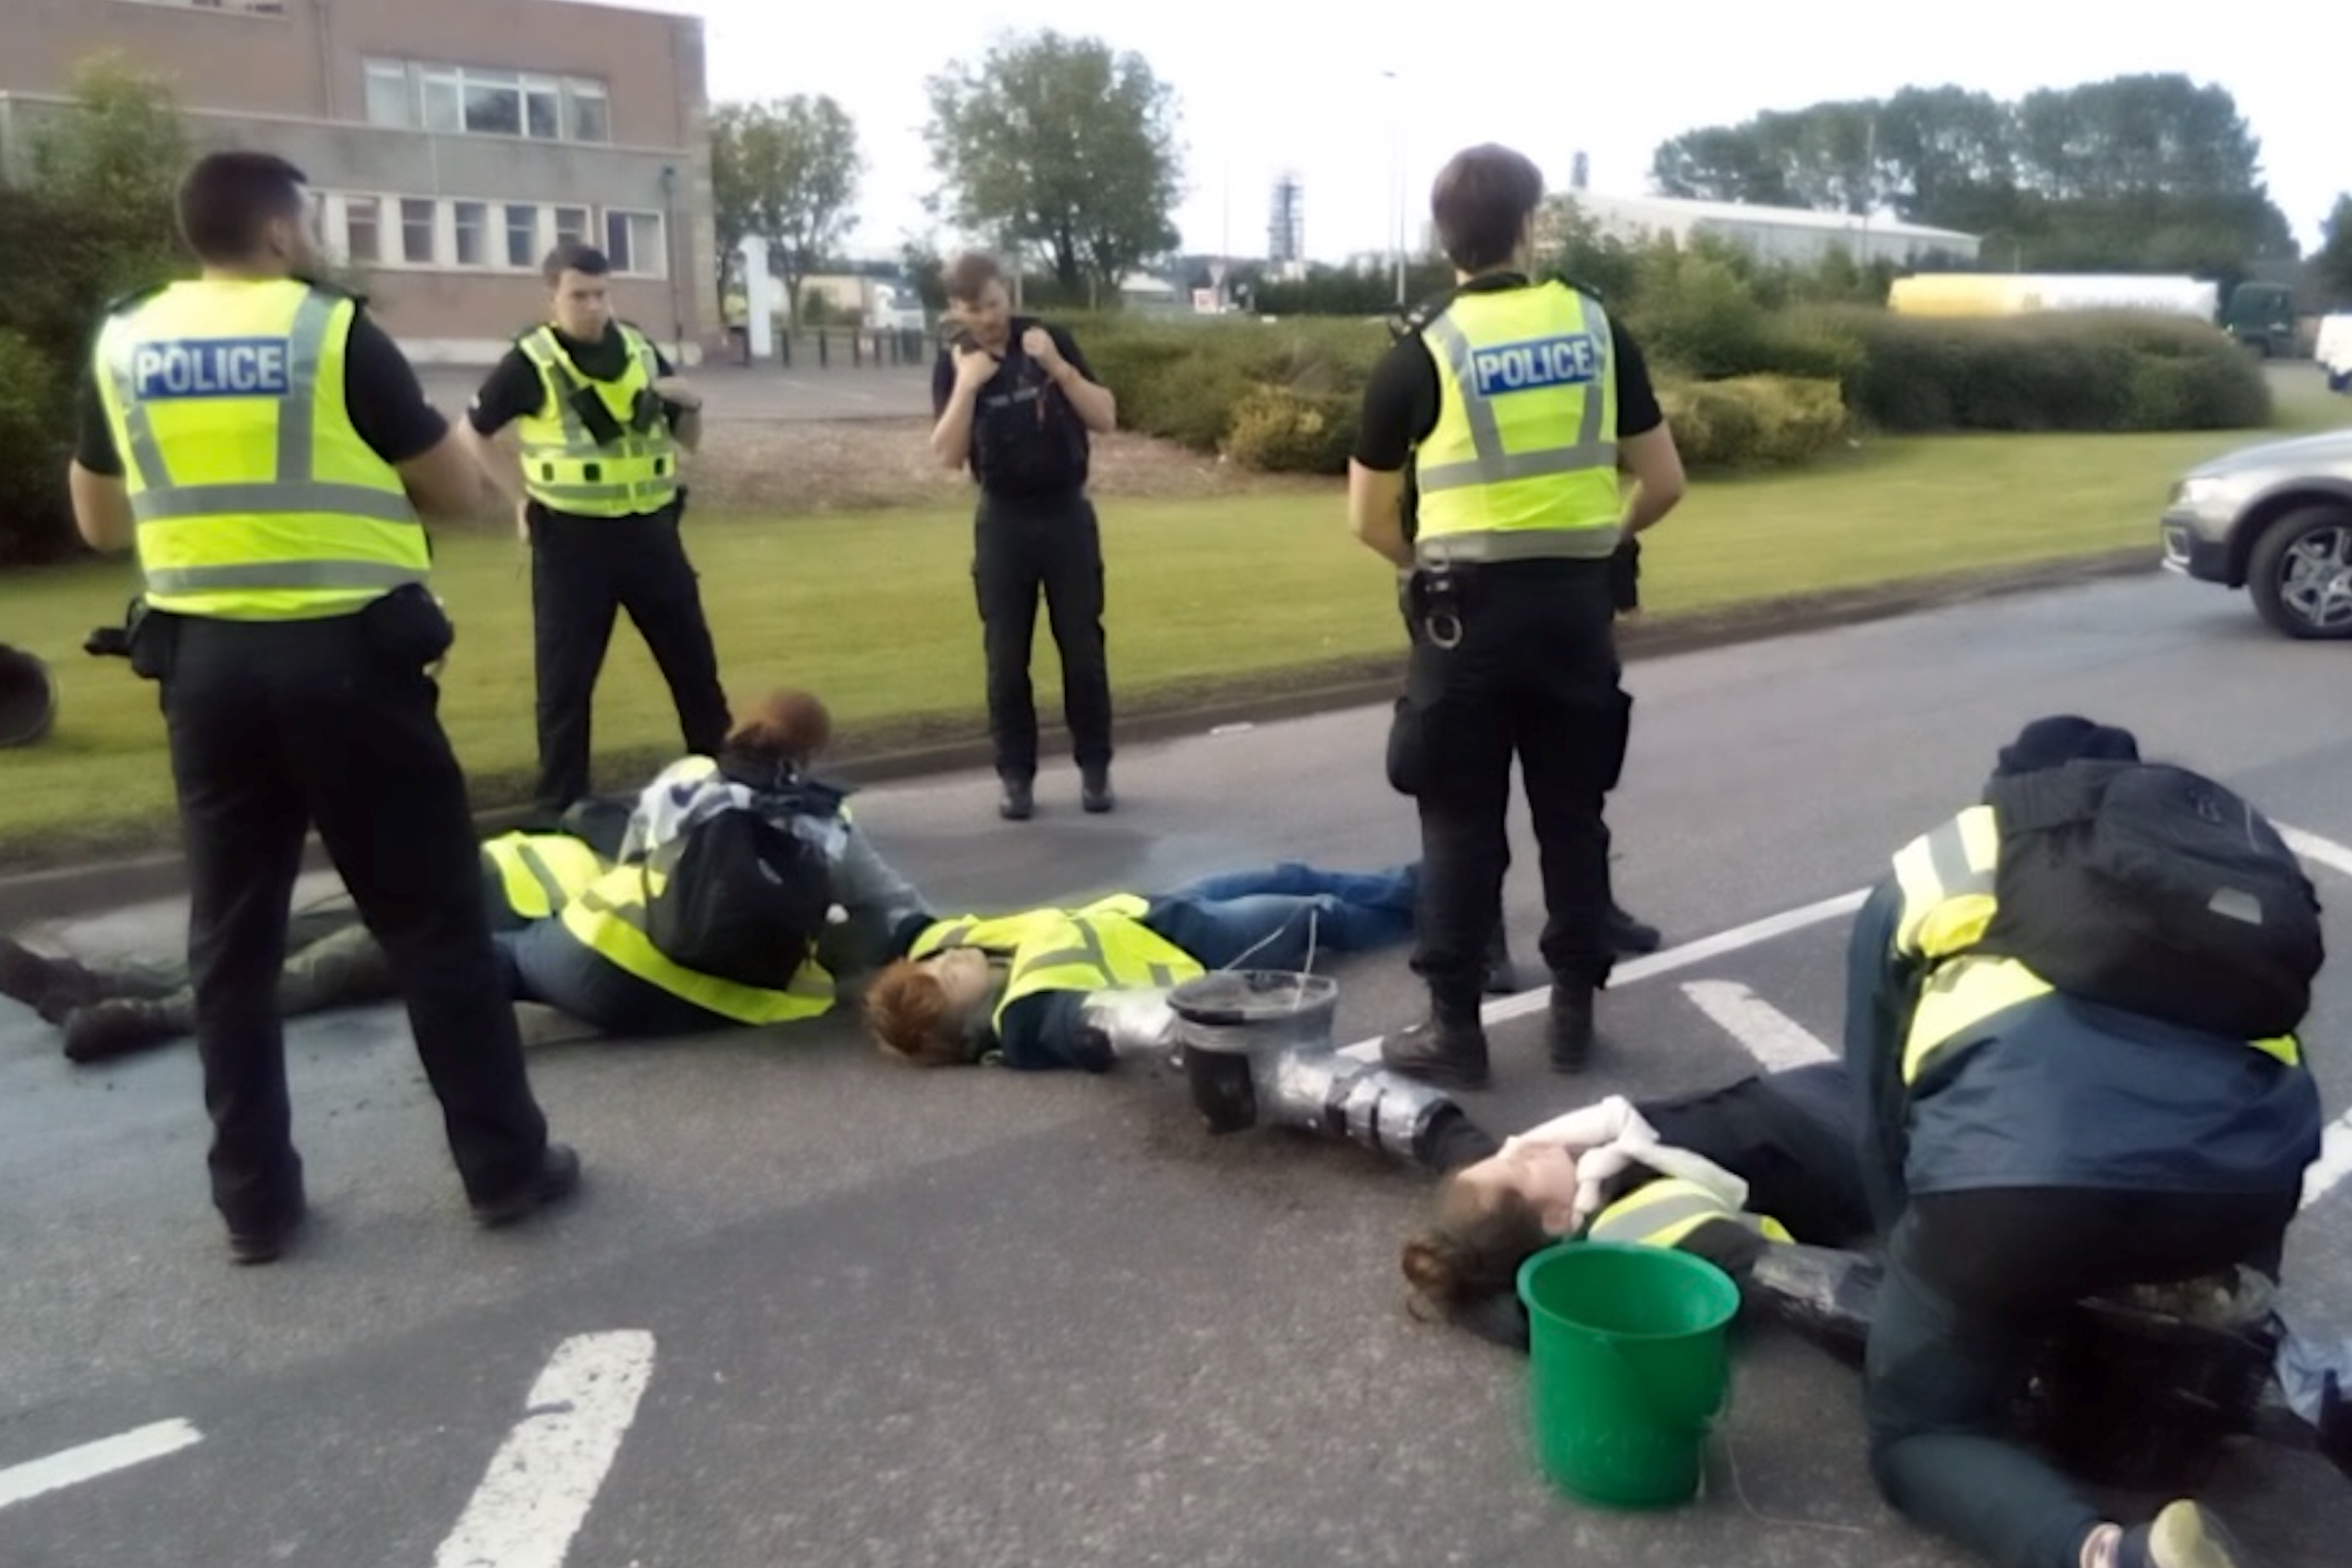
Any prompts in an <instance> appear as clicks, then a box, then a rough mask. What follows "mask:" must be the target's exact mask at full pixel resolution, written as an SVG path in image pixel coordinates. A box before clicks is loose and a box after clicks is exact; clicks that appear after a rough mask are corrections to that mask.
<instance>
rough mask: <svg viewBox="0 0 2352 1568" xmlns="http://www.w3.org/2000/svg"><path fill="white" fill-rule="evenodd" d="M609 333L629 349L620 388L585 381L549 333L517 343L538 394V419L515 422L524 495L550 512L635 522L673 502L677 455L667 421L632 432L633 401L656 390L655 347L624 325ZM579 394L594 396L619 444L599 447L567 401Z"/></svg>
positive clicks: (544, 331) (533, 333) (634, 426)
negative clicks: (535, 373)
mask: <svg viewBox="0 0 2352 1568" xmlns="http://www.w3.org/2000/svg"><path fill="white" fill-rule="evenodd" d="M612 331H614V332H617V333H619V334H620V335H621V337H622V341H623V342H625V343H628V344H629V368H628V369H627V370H625V371H623V372H622V374H621V377H620V379H619V380H617V381H598V380H594V379H592V378H591V377H588V376H585V375H582V374H581V373H580V369H579V367H578V366H577V365H575V364H573V363H572V362H571V356H570V355H568V354H566V353H565V352H564V351H563V346H562V344H560V343H557V342H556V341H555V334H554V331H553V329H551V328H547V327H538V328H534V329H533V330H532V331H530V332H527V333H525V334H524V335H523V336H522V337H521V338H518V339H516V340H515V346H516V347H518V348H520V349H522V350H523V353H524V355H525V356H526V357H527V358H529V359H530V360H531V362H532V363H533V364H534V365H535V366H537V367H538V369H539V390H540V397H539V409H538V411H537V412H535V413H532V414H529V415H526V416H525V417H524V418H522V419H520V420H518V421H516V422H515V431H516V436H517V439H518V440H519V441H521V442H522V445H523V489H524V492H525V493H526V494H527V495H529V496H530V497H531V499H533V500H534V501H537V502H538V503H539V505H541V506H543V507H545V508H547V509H548V510H549V511H551V512H568V513H570V514H571V515H573V516H574V517H612V518H617V517H637V516H641V515H643V514H646V513H652V512H658V511H660V510H661V509H662V508H663V507H666V506H668V505H669V504H670V503H671V502H672V501H674V500H676V499H677V495H678V448H677V443H676V442H675V441H672V440H671V439H670V431H669V422H668V420H666V419H660V418H657V419H655V420H654V421H653V424H652V427H651V428H650V429H647V430H639V429H637V397H638V394H639V393H642V392H649V391H650V390H651V389H652V386H653V381H654V376H655V361H654V355H653V345H652V343H648V342H646V340H645V335H644V334H642V333H640V332H638V331H637V329H636V328H635V327H631V326H629V325H628V324H626V323H624V322H615V323H613V325H612ZM582 387H586V388H589V389H591V390H593V392H594V393H595V395H596V397H597V400H598V401H599V402H601V403H603V404H604V406H605V409H606V411H607V412H608V413H610V414H611V415H612V416H613V420H614V422H615V423H616V424H618V425H619V426H620V427H621V428H622V432H623V434H622V436H621V438H620V440H618V441H614V442H613V443H612V444H610V445H600V444H599V443H598V441H597V440H596V437H595V436H594V435H592V434H590V432H589V429H588V426H587V424H586V422H584V421H583V420H582V419H581V418H580V415H579V411H578V410H577V409H575V408H573V407H572V402H571V399H572V395H573V394H574V393H575V392H577V391H579V390H580V389H581V388H582Z"/></svg>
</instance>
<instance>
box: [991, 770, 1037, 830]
mask: <svg viewBox="0 0 2352 1568" xmlns="http://www.w3.org/2000/svg"><path fill="white" fill-rule="evenodd" d="M1036 814H1037V795H1036V790H1035V788H1034V786H1032V785H1031V784H1030V782H1029V780H1028V779H1012V778H1009V779H1007V780H1005V793H1004V794H1003V795H1001V796H1000V797H998V799H997V815H998V816H999V817H1002V818H1004V819H1005V821H1007V822H1028V821H1029V819H1030V818H1031V817H1034V816H1035V815H1036Z"/></svg>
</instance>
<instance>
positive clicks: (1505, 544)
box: [1413, 282, 1623, 561]
mask: <svg viewBox="0 0 2352 1568" xmlns="http://www.w3.org/2000/svg"><path fill="white" fill-rule="evenodd" d="M1420 339H1421V345H1422V347H1423V348H1424V349H1425V350H1426V351H1427V353H1428V354H1429V356H1430V358H1431V359H1432V360H1433V361H1434V363H1435V366H1436V369H1437V382H1438V407H1437V423H1436V425H1435V427H1434V428H1432V429H1431V430H1430V432H1429V434H1428V436H1427V437H1426V438H1425V439H1424V440H1423V441H1421V444H1420V445H1419V446H1418V447H1417V448H1416V449H1415V452H1414V470H1413V472H1414V488H1415V491H1416V493H1417V497H1418V501H1417V508H1416V518H1417V526H1416V531H1415V548H1416V551H1417V553H1418V554H1419V555H1420V557H1421V559H1422V560H1424V561H1437V560H1456V561H1470V560H1513V559H1522V558H1529V557H1535V556H1554V557H1559V556H1565V557H1570V558H1575V559H1601V558H1603V557H1606V556H1607V555H1609V554H1610V553H1611V552H1612V551H1613V550H1615V549H1616V548H1617V530H1618V525H1619V523H1620V522H1621V519H1622V512H1623V495H1622V491H1621V489H1620V488H1619V485H1618V480H1617V377H1616V373H1615V368H1614V364H1613V358H1614V355H1613V353H1612V351H1611V337H1610V326H1609V318H1608V316H1607V315H1606V314H1605V313H1604V312H1603V311H1602V309H1601V306H1600V304H1599V302H1598V301H1596V300H1594V299H1592V298H1591V297H1590V296H1588V295H1585V294H1581V293H1579V292H1577V291H1576V290H1574V289H1571V288H1569V287H1567V286H1566V285H1565V284H1562V283H1556V282H1553V283H1543V284H1537V285H1534V286H1531V287H1526V288H1514V289H1502V290H1496V291H1493V292H1472V293H1465V294H1458V295H1456V296H1455V297H1454V298H1453V300H1452V301H1451V302H1450V303H1449V304H1448V305H1447V306H1446V308H1445V309H1444V310H1443V311H1441V312H1440V313H1439V314H1438V315H1437V316H1436V318H1435V319H1434V320H1432V321H1430V322H1429V323H1428V324H1427V325H1426V326H1424V327H1423V328H1422V329H1421V334H1420Z"/></svg>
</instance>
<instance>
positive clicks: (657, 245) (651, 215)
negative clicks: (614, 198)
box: [590, 207, 669, 278]
mask: <svg viewBox="0 0 2352 1568" xmlns="http://www.w3.org/2000/svg"><path fill="white" fill-rule="evenodd" d="M603 216H604V241H605V243H604V245H601V246H599V247H598V248H600V249H602V250H603V251H604V253H605V254H606V255H607V256H608V257H610V258H611V260H612V263H613V275H614V276H615V277H639V278H666V277H668V276H669V222H668V220H667V218H666V217H665V216H664V215H663V214H662V212H661V211H660V210H659V209H658V208H651V207H607V208H606V209H605V210H604V215H603ZM616 218H618V219H621V220H623V221H625V222H628V221H631V220H638V221H641V222H643V223H647V224H650V225H651V226H652V230H653V243H652V245H649V246H640V245H638V244H637V236H638V234H639V232H640V231H639V228H638V226H637V223H636V222H631V224H630V229H629V256H628V259H627V261H626V263H625V262H624V261H623V259H622V257H621V256H620V254H619V253H618V251H619V249H620V247H619V246H618V245H614V244H613V243H612V241H613V220H614V219H616ZM594 243H595V242H593V241H591V242H590V244H594ZM640 249H649V250H651V252H652V254H651V255H650V256H649V257H648V256H644V255H640V254H638V251H639V250H640ZM648 260H649V261H650V262H651V263H652V264H651V265H650V266H648V265H647V264H646V263H647V261H648Z"/></svg>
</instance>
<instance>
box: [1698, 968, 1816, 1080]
mask: <svg viewBox="0 0 2352 1568" xmlns="http://www.w3.org/2000/svg"><path fill="white" fill-rule="evenodd" d="M1683 995H1684V996H1687V997H1689V998H1690V999H1691V1001H1692V1003H1693V1004H1694V1005H1696V1006H1697V1007H1698V1009H1699V1011H1700V1012H1702V1013H1704V1014H1706V1015H1707V1016H1708V1017H1709V1018H1711V1019H1713V1020H1715V1023H1716V1024H1718V1025H1720V1026H1721V1027H1722V1029H1723V1032H1724V1033H1726V1034H1729V1035H1730V1036H1731V1037H1732V1038H1733V1039H1735V1040H1737V1041H1739V1043H1740V1044H1742V1045H1745V1046H1746V1047H1747V1049H1748V1054H1749V1055H1751V1056H1753V1057H1755V1058H1756V1060H1757V1061H1759V1062H1761V1063H1763V1064H1764V1065H1765V1066H1766V1067H1768V1068H1770V1069H1772V1070H1773V1071H1775V1072H1778V1071H1780V1070H1781V1069H1783V1068H1786V1067H1803V1066H1805V1065H1806V1064H1807V1063H1809V1062H1821V1061H1830V1060H1833V1059H1834V1058H1835V1055H1836V1053H1835V1052H1834V1051H1832V1050H1830V1049H1829V1047H1828V1046H1826V1045H1824V1044H1822V1043H1821V1040H1820V1037H1819V1036H1818V1035H1816V1034H1814V1033H1813V1030H1811V1029H1807V1028H1806V1027H1805V1026H1804V1025H1802V1024H1800V1023H1798V1022H1797V1021H1796V1020H1795V1019H1793V1018H1791V1017H1789V1015H1788V1014H1786V1013H1783V1012H1782V1011H1781V1010H1780V1009H1779V1008H1776V1007H1774V1006H1773V1005H1772V1004H1771V1003H1769V1002H1767V1001H1765V1000H1764V999H1763V998H1762V997H1760V996H1758V995H1756V993H1755V992H1753V991H1750V990H1749V989H1748V988H1747V987H1746V986H1743V985H1741V984H1740V983H1739V982H1738V981H1736V980H1686V981H1684V982H1683Z"/></svg>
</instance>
